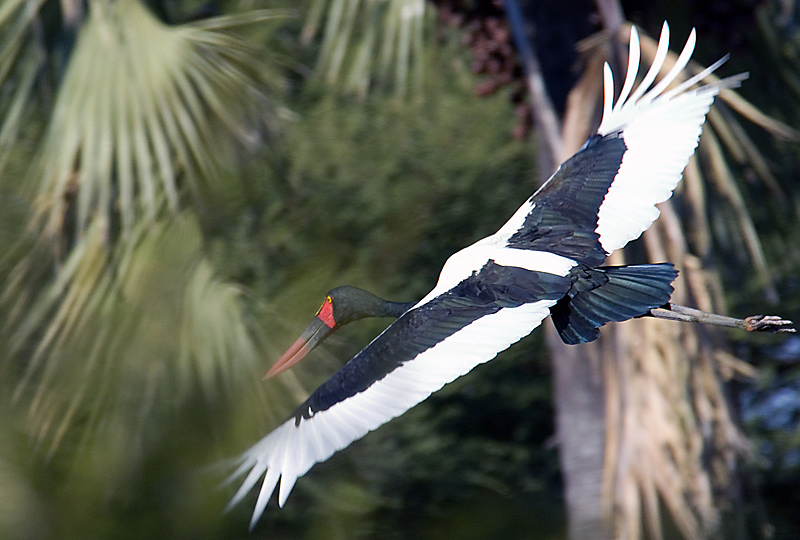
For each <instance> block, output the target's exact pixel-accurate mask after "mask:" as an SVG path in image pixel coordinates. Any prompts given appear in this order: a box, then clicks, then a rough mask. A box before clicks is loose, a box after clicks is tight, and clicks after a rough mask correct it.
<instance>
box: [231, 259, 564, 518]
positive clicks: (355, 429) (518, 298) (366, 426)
mask: <svg viewBox="0 0 800 540" xmlns="http://www.w3.org/2000/svg"><path fill="white" fill-rule="evenodd" d="M569 286H570V281H569V279H568V278H566V277H563V276H557V275H554V274H549V273H545V272H535V271H530V270H526V269H523V268H517V267H504V266H500V265H497V264H495V263H493V262H488V263H487V264H486V265H485V266H484V267H483V268H482V269H481V271H480V272H477V273H475V274H473V275H472V276H470V277H469V278H467V279H465V280H463V281H461V282H460V283H458V284H457V285H456V286H455V287H453V288H452V289H451V290H449V291H448V292H446V293H444V294H441V295H439V296H437V297H436V298H434V299H432V300H431V301H429V302H427V303H425V304H424V305H421V306H419V307H416V308H414V309H412V310H410V311H408V312H407V313H405V314H404V315H403V316H401V317H400V318H399V319H398V320H397V321H395V323H394V324H392V325H391V326H390V327H389V328H387V329H386V330H385V331H384V332H383V333H382V334H381V335H379V336H378V337H377V338H375V340H373V341H372V343H370V344H369V345H368V346H367V347H366V348H365V349H364V350H362V351H361V352H360V353H358V354H357V355H356V356H355V357H354V358H353V359H352V360H350V361H349V362H348V363H347V364H346V365H345V366H344V367H342V369H340V370H339V371H338V372H336V373H335V374H334V375H333V376H332V377H331V378H330V379H328V381H326V382H325V383H324V384H323V385H322V386H320V387H319V388H318V389H317V390H316V391H315V392H314V393H313V394H312V395H311V396H310V397H309V398H308V399H307V400H306V401H305V402H304V403H303V404H302V405H301V406H300V407H299V408H298V409H297V412H296V413H295V415H294V416H293V417H292V418H291V419H289V420H288V421H286V422H285V423H284V424H282V425H281V426H279V427H278V428H277V429H276V430H274V431H273V432H272V433H270V434H269V435H267V436H266V437H264V438H263V439H262V440H261V441H259V442H258V443H257V444H256V445H255V446H253V447H252V448H250V450H248V451H247V452H245V454H244V455H243V456H242V460H243V461H242V464H241V466H240V467H239V468H238V469H237V471H235V472H234V474H233V476H234V477H238V476H240V475H243V474H244V473H245V472H247V471H248V470H249V471H250V472H249V473H248V475H247V477H246V478H245V480H244V482H243V484H242V486H241V487H240V488H239V490H238V491H237V493H236V494H235V495H234V497H233V499H232V500H231V503H230V505H234V504H236V503H237V502H238V501H240V500H241V499H242V497H244V496H245V495H246V494H247V493H248V492H249V490H250V489H251V488H252V487H253V486H254V485H255V484H256V483H257V482H258V480H259V479H260V478H261V477H262V475H264V474H265V473H266V475H265V478H264V483H263V485H262V487H261V491H260V493H259V496H258V500H257V502H256V507H255V511H254V513H253V519H252V521H251V527H252V526H253V525H254V524H255V523H256V521H257V520H258V518H259V517H260V516H261V514H262V513H263V511H264V509H265V508H266V505H267V502H268V501H269V499H270V497H271V496H272V493H273V491H274V490H275V487H276V485H277V483H278V480H279V479H280V481H281V483H280V489H279V494H278V503H279V504H280V505H281V506H283V503H284V502H285V501H286V498H287V497H288V495H289V492H290V490H291V489H292V487H293V486H294V483H295V481H296V480H297V478H298V477H300V476H302V475H303V474H305V473H306V472H307V471H308V470H309V469H310V468H311V467H312V466H313V465H314V464H315V463H319V462H320V461H324V460H326V459H328V458H329V457H330V456H331V455H333V453H334V452H336V451H337V450H341V449H342V448H344V447H346V446H348V445H349V444H350V443H352V442H353V441H355V440H357V439H360V438H361V437H363V436H364V435H366V434H367V433H368V432H369V431H372V430H373V429H376V428H377V427H379V426H381V425H382V424H384V423H386V422H388V421H389V420H391V419H392V418H394V417H396V416H399V415H401V414H403V413H404V412H405V411H407V410H408V409H410V408H411V407H413V406H414V405H416V404H417V403H420V402H421V401H423V400H424V399H426V398H427V397H428V396H429V395H430V394H431V393H433V392H435V391H436V390H438V389H440V388H441V387H442V386H444V385H445V384H447V383H449V382H451V381H453V380H454V379H456V378H458V377H460V376H461V375H464V374H466V373H467V372H469V371H470V370H472V369H473V368H474V367H475V366H477V365H479V364H482V363H484V362H487V361H489V360H491V359H492V358H494V357H495V356H496V355H497V353H499V352H500V351H503V350H505V349H506V348H508V347H509V346H510V345H512V344H513V343H515V342H517V341H518V340H520V339H522V338H523V337H525V336H526V335H528V334H529V333H530V332H531V331H533V329H534V328H536V327H537V326H538V325H539V324H540V323H541V321H542V319H544V317H546V316H547V315H548V314H549V313H550V311H549V310H550V307H551V306H553V305H555V303H556V302H557V301H558V299H560V298H561V297H563V296H564V295H565V294H566V292H567V290H568V289H569Z"/></svg>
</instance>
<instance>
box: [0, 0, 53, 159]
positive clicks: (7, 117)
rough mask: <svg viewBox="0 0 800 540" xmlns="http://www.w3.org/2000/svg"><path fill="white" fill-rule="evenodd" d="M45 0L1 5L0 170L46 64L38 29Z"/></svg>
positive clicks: (20, 0) (15, 0)
mask: <svg viewBox="0 0 800 540" xmlns="http://www.w3.org/2000/svg"><path fill="white" fill-rule="evenodd" d="M43 3H44V0H8V1H6V2H3V3H2V5H0V89H2V91H0V118H2V121H0V170H2V168H3V164H4V163H5V161H6V159H7V157H8V152H9V151H10V150H11V148H12V147H13V145H14V143H15V142H16V141H17V137H18V135H19V132H20V130H21V129H22V128H23V126H24V120H25V118H26V113H27V112H30V107H31V103H32V102H34V100H33V99H32V94H33V91H34V87H35V83H36V79H37V77H38V76H39V74H40V70H41V67H42V65H43V60H42V50H41V48H42V44H41V42H40V39H39V37H37V35H36V33H35V30H34V23H35V22H36V16H37V13H38V11H39V8H40V7H41V5H42V4H43Z"/></svg>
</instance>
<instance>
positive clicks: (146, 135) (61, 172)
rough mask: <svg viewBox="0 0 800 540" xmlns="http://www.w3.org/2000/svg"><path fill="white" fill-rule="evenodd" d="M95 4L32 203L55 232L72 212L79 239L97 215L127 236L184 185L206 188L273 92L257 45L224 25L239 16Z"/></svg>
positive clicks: (130, 3)
mask: <svg viewBox="0 0 800 540" xmlns="http://www.w3.org/2000/svg"><path fill="white" fill-rule="evenodd" d="M90 7H91V10H90V13H89V17H88V19H87V21H86V23H85V24H84V25H83V26H82V28H81V30H80V33H79V35H78V40H77V43H76V45H75V49H74V51H73V53H72V56H71V59H70V62H69V65H68V67H67V71H66V74H65V76H64V80H63V84H62V86H61V87H60V89H59V92H58V96H57V100H56V103H55V108H54V111H53V115H52V119H51V122H50V124H49V125H48V127H47V133H46V136H45V140H44V143H43V148H42V151H41V156H42V157H41V178H42V183H41V186H40V189H39V195H38V197H37V200H36V204H35V209H36V212H37V216H38V217H39V218H41V219H42V220H43V222H44V224H45V231H46V232H47V233H48V234H50V235H56V234H58V233H60V232H61V231H62V229H63V228H64V227H65V226H66V225H67V222H66V220H67V219H68V215H70V217H71V214H72V213H73V212H74V223H70V224H69V225H71V226H74V227H75V229H76V231H77V234H78V236H80V235H81V234H82V232H83V231H84V230H85V228H86V226H87V224H88V223H89V221H90V220H91V219H92V216H93V215H94V214H95V213H96V212H99V213H101V214H102V215H104V216H106V217H107V219H108V220H109V222H112V221H113V219H112V218H114V219H116V216H117V214H118V217H119V221H120V223H121V228H122V231H123V233H124V234H128V233H129V232H130V231H131V228H132V227H133V225H134V223H135V222H136V221H137V220H138V219H140V218H144V219H147V220H150V221H153V220H154V219H155V217H156V215H157V213H158V208H157V201H159V200H162V197H163V200H165V201H166V203H167V206H168V207H169V208H170V209H171V210H172V211H176V210H177V209H178V208H179V206H180V201H181V193H182V191H181V190H182V183H184V182H185V183H186V184H188V186H189V187H190V189H192V190H193V191H194V192H195V193H197V192H198V190H199V189H200V187H201V185H200V183H201V181H203V180H206V181H209V180H213V179H214V178H215V177H216V176H217V175H218V171H219V160H220V158H221V152H222V151H223V150H224V149H226V147H227V145H228V144H229V141H232V140H233V141H235V140H244V139H246V138H247V136H248V135H249V130H250V124H251V120H252V119H251V118H248V114H249V112H250V111H249V110H248V104H252V102H253V100H254V99H255V100H256V101H257V100H259V99H262V100H263V99H265V98H264V97H263V96H261V94H260V92H259V91H258V89H257V85H256V78H255V73H256V72H257V70H256V55H255V49H253V47H251V46H249V45H247V44H246V43H244V42H242V41H241V40H239V39H237V38H236V37H234V36H233V35H231V34H227V33H225V32H224V31H222V30H220V29H221V28H227V25H228V24H241V23H242V22H243V21H242V20H241V19H242V18H241V17H239V18H228V19H226V20H217V21H214V22H206V23H205V25H199V24H195V25H183V26H172V27H170V26H166V25H164V24H162V23H161V22H159V21H158V20H157V19H155V18H154V17H153V16H152V15H151V14H150V13H149V12H148V11H147V10H146V9H145V8H144V7H143V6H142V5H141V4H140V3H139V2H138V1H136V0H119V1H116V2H93V3H91V4H90ZM278 15H279V14H278ZM267 16H268V14H267V13H264V12H260V13H258V14H256V19H257V20H261V19H263V18H265V17H267ZM204 26H205V27H204ZM220 128H221V129H220Z"/></svg>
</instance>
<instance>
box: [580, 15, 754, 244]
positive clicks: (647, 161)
mask: <svg viewBox="0 0 800 540" xmlns="http://www.w3.org/2000/svg"><path fill="white" fill-rule="evenodd" d="M694 45H695V32H694V30H692V32H691V34H690V35H689V39H688V40H687V42H686V45H685V46H684V48H683V51H682V52H681V54H680V56H679V57H678V59H677V61H676V62H675V65H674V66H673V67H672V69H670V71H669V72H668V73H667V74H666V75H665V76H664V77H663V78H662V79H661V80H660V81H659V82H658V83H657V84H656V85H655V86H653V87H652V88H650V86H651V85H652V83H653V82H654V81H655V79H656V77H657V75H658V74H659V73H660V71H661V68H662V67H663V64H664V60H665V59H666V57H667V50H668V47H669V26H668V25H667V23H664V26H663V28H662V31H661V38H660V39H659V43H658V49H657V51H656V55H655V58H654V62H653V64H652V65H651V66H650V69H649V70H648V72H647V74H646V75H645V77H644V79H643V80H642V82H641V83H640V84H639V86H638V87H637V88H636V90H634V91H633V93H630V92H631V90H632V88H633V86H634V81H635V79H636V75H637V72H638V64H639V36H638V34H637V32H636V29H635V28H633V29H632V30H631V40H630V55H629V59H630V60H629V64H628V74H627V76H626V78H625V83H624V85H623V89H622V92H621V93H620V97H619V99H618V100H617V102H616V103H615V104H614V105H613V106H612V101H613V96H614V80H613V75H612V73H611V69H610V68H609V66H608V64H606V65H605V96H604V107H603V119H602V122H601V124H600V127H599V129H598V134H599V135H603V136H605V135H610V134H613V133H621V135H622V139H623V140H624V142H625V145H626V147H627V149H626V151H625V154H624V156H623V159H622V164H621V166H620V168H619V171H618V173H617V175H616V177H615V178H614V181H613V183H612V184H611V187H610V189H609V190H608V193H607V194H606V196H605V199H604V200H603V203H602V204H601V206H600V210H599V213H598V222H597V229H595V231H596V232H597V233H598V234H599V235H600V244H601V245H602V246H603V249H604V250H605V252H606V253H611V252H613V251H614V250H616V249H619V248H621V247H623V246H624V245H625V244H627V243H628V242H630V241H631V240H634V239H635V238H638V237H639V236H640V235H641V234H642V233H643V232H644V231H645V230H646V229H647V228H648V227H650V225H651V224H652V223H653V221H654V220H655V219H656V218H657V217H658V215H659V210H658V209H657V208H656V204H658V203H660V202H664V201H666V200H667V199H669V198H670V196H671V195H672V191H673V190H674V189H675V187H676V186H677V185H678V182H680V179H681V175H682V173H683V169H684V168H685V167H686V164H687V163H688V162H689V157H690V156H691V155H692V154H693V153H694V150H695V148H697V143H698V140H699V138H700V132H701V131H702V126H703V122H704V121H705V118H706V114H707V113H708V109H709V107H710V106H711V103H712V102H713V101H714V97H715V96H716V95H717V94H718V93H719V92H720V89H722V88H732V87H736V86H739V84H740V83H741V81H742V80H743V79H744V78H745V77H746V75H745V74H742V75H736V76H734V77H730V78H727V79H723V80H720V81H716V82H713V83H711V84H707V85H705V86H701V87H698V88H693V89H692V88H691V87H692V86H693V85H695V84H696V83H697V82H699V81H700V80H701V79H702V78H704V77H705V76H707V75H708V74H710V73H711V72H713V71H714V70H715V69H717V68H718V67H719V66H720V65H722V63H723V62H724V61H725V59H722V60H720V61H719V62H717V63H715V64H714V65H713V66H711V67H709V68H708V69H706V70H705V71H703V72H702V73H700V74H699V75H697V76H695V77H692V78H690V79H689V80H687V81H685V82H683V83H681V84H680V85H678V86H676V87H675V88H673V89H672V90H667V89H668V87H669V85H670V84H672V83H673V82H674V80H675V79H676V78H677V77H678V75H679V74H680V73H681V72H682V71H683V70H684V68H685V67H686V65H687V64H688V63H689V59H690V58H691V55H692V52H693V51H694Z"/></svg>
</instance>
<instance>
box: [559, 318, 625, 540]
mask: <svg viewBox="0 0 800 540" xmlns="http://www.w3.org/2000/svg"><path fill="white" fill-rule="evenodd" d="M547 341H548V346H549V348H550V355H551V358H552V362H553V386H554V388H553V400H554V402H555V412H556V433H557V434H558V435H557V439H558V449H559V461H560V464H561V474H562V476H563V478H564V498H565V502H566V509H567V529H568V535H569V536H568V537H569V538H570V540H585V539H587V538H591V539H593V540H607V539H610V538H612V535H613V533H612V530H611V527H610V526H609V522H608V520H606V519H604V516H603V515H602V511H603V509H602V506H603V505H602V504H600V501H601V495H602V486H603V460H604V454H603V452H604V448H605V397H604V396H605V385H604V384H603V375H602V372H601V368H602V366H601V364H600V360H601V358H600V356H601V355H600V354H599V352H600V347H599V346H598V344H597V343H592V344H586V345H583V346H580V347H571V346H569V345H565V344H564V343H563V342H562V341H561V339H560V338H559V337H558V334H557V333H556V331H555V328H554V327H552V325H550V326H548V327H547Z"/></svg>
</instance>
